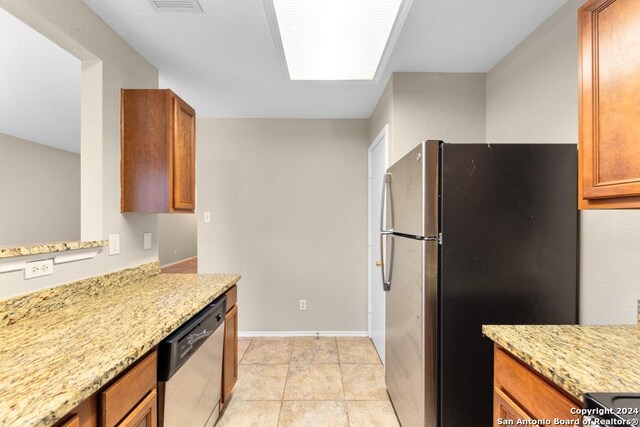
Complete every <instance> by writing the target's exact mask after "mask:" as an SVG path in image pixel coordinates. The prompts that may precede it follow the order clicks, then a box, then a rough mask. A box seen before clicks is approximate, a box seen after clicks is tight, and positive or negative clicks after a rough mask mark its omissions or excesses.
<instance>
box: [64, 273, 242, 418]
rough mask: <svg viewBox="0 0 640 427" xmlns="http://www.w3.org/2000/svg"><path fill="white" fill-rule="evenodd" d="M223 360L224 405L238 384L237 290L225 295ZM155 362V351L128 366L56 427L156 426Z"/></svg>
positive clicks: (222, 399) (156, 367)
mask: <svg viewBox="0 0 640 427" xmlns="http://www.w3.org/2000/svg"><path fill="white" fill-rule="evenodd" d="M226 295H227V312H226V315H225V326H224V349H223V360H222V390H221V397H220V400H221V402H220V404H221V405H224V404H225V403H226V402H227V401H228V400H229V397H230V395H231V392H232V390H233V386H234V385H235V384H236V381H237V380H238V362H239V361H238V306H237V304H236V303H237V301H238V288H237V286H236V285H234V286H233V287H232V288H230V289H229V290H228V291H227V293H226ZM157 370H158V360H157V353H156V350H153V351H152V352H150V353H148V354H147V355H146V356H144V357H142V358H141V359H140V360H138V361H137V362H135V363H134V364H133V365H131V366H130V367H129V368H128V369H127V370H126V371H125V372H123V373H122V374H121V375H119V376H118V377H117V378H116V379H114V380H113V381H111V382H110V383H109V384H107V385H106V386H105V387H103V388H102V389H100V390H98V391H97V392H96V393H94V394H93V395H91V396H90V397H89V398H88V399H86V400H85V401H84V402H82V403H81V404H80V405H78V406H77V407H75V408H74V409H73V410H72V411H71V412H70V413H69V414H68V415H67V416H66V417H64V418H63V419H62V420H60V421H59V422H57V423H56V424H55V425H54V426H55V427H156V426H157V425H158V393H157Z"/></svg>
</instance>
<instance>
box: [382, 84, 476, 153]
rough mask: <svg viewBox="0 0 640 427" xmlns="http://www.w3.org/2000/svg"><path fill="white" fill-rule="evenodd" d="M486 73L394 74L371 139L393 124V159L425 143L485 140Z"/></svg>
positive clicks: (391, 150) (390, 151) (390, 131)
mask: <svg viewBox="0 0 640 427" xmlns="http://www.w3.org/2000/svg"><path fill="white" fill-rule="evenodd" d="M485 105H486V104H485V75H484V74H483V73H457V74H454V73H393V75H392V76H391V78H390V79H389V82H388V83H387V87H386V89H385V91H384V92H383V94H382V96H381V98H380V100H379V101H378V105H377V106H376V108H375V110H374V111H373V113H372V115H371V118H370V119H369V140H370V141H373V140H374V139H375V137H376V136H377V135H378V134H379V133H380V131H381V130H382V128H383V127H384V125H385V124H388V125H389V141H390V142H389V151H388V153H389V159H388V163H389V164H393V163H394V162H395V161H397V160H398V159H400V158H401V157H402V156H404V155H405V154H406V153H407V152H409V151H411V149H413V148H414V147H415V146H416V145H417V144H418V143H419V142H420V141H424V140H428V139H441V140H444V141H447V142H484V138H485Z"/></svg>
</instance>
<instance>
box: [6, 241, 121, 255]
mask: <svg viewBox="0 0 640 427" xmlns="http://www.w3.org/2000/svg"><path fill="white" fill-rule="evenodd" d="M104 246H109V241H108V240H95V241H86V242H53V243H41V244H33V245H26V246H16V247H0V259H3V258H13V257H19V256H27V255H40V254H48V253H52V252H66V251H75V250H78V249H91V248H102V247H104Z"/></svg>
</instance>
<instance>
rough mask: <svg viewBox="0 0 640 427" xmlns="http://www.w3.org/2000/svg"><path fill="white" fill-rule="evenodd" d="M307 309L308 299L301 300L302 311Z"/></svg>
mask: <svg viewBox="0 0 640 427" xmlns="http://www.w3.org/2000/svg"><path fill="white" fill-rule="evenodd" d="M306 309H307V300H306V299H301V300H300V311H305V310H306Z"/></svg>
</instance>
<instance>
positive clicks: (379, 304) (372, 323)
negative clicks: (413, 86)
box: [367, 125, 389, 364]
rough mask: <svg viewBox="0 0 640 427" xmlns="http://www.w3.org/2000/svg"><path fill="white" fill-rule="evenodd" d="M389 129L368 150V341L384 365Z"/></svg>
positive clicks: (385, 127)
mask: <svg viewBox="0 0 640 427" xmlns="http://www.w3.org/2000/svg"><path fill="white" fill-rule="evenodd" d="M388 137H389V126H388V125H385V126H384V128H383V129H382V131H381V132H380V134H379V135H378V136H377V137H376V139H375V140H374V141H373V142H372V143H371V145H370V146H369V168H368V172H369V181H368V182H369V186H368V187H369V188H368V190H369V197H368V200H369V218H368V224H369V229H368V234H369V264H368V267H367V274H368V276H369V280H368V282H369V337H371V340H372V341H373V345H374V346H375V347H376V350H377V351H378V355H379V356H380V360H382V363H383V364H384V354H385V351H384V339H385V338H384V337H385V293H384V291H383V289H382V276H381V272H380V212H381V204H382V200H381V192H382V183H383V178H384V174H385V172H386V170H387V141H388Z"/></svg>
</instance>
